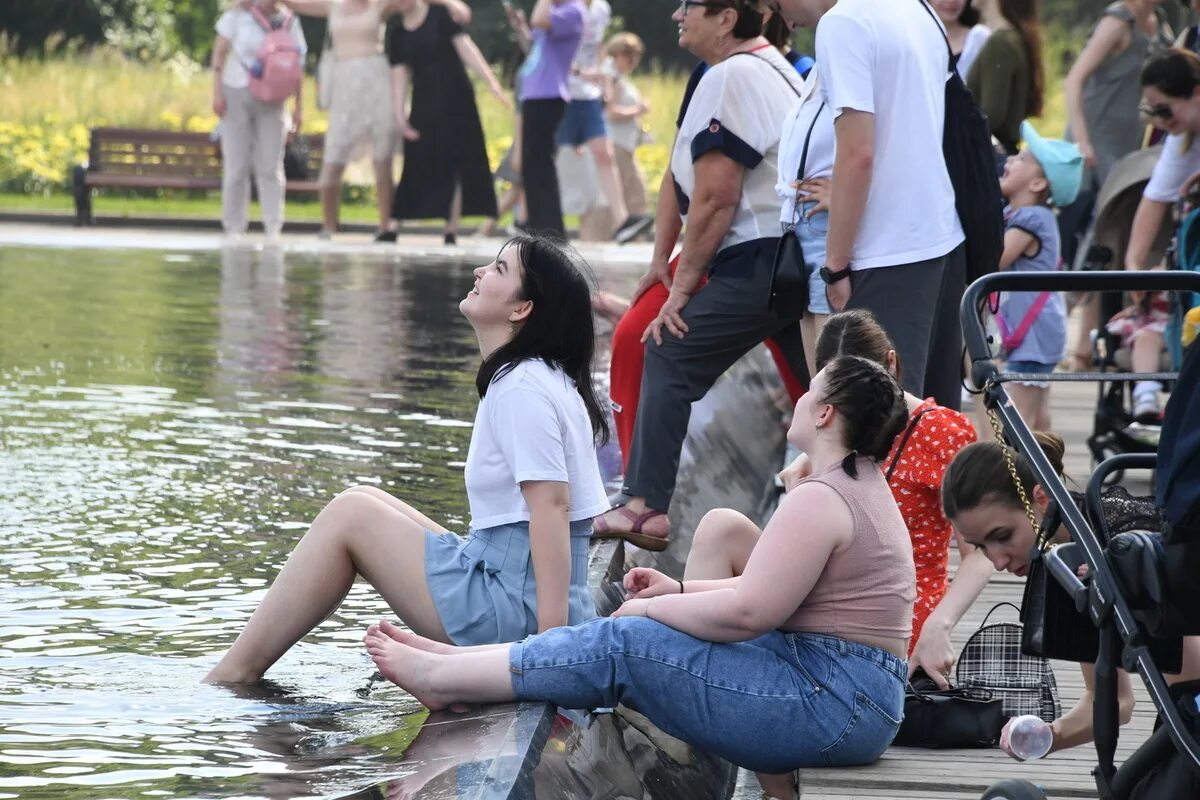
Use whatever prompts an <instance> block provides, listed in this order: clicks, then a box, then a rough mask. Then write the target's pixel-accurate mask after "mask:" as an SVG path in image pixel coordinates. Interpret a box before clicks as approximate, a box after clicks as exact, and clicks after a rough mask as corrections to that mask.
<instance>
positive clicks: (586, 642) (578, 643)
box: [509, 617, 908, 774]
mask: <svg viewBox="0 0 1200 800" xmlns="http://www.w3.org/2000/svg"><path fill="white" fill-rule="evenodd" d="M509 668H510V670H511V672H512V682H513V691H514V692H515V693H516V695H517V697H518V698H519V699H524V700H543V701H548V702H551V703H554V704H556V705H558V706H560V707H562V708H575V709H592V708H612V707H615V706H616V705H618V704H623V705H625V706H628V707H629V708H632V709H634V710H636V711H639V712H641V713H642V714H644V715H646V716H647V717H648V718H649V719H650V720H651V721H652V722H654V724H655V725H657V726H658V727H660V728H661V729H662V730H664V731H665V732H667V733H669V734H671V735H672V736H675V737H677V738H679V739H682V740H684V741H685V742H688V743H690V744H692V745H694V746H696V747H698V748H700V749H702V750H706V751H709V752H711V753H714V754H716V755H718V756H720V757H722V758H725V759H727V760H729V761H731V762H733V763H734V764H737V765H738V766H740V767H744V768H746V769H751V770H755V771H756V772H767V773H774V774H779V773H784V772H788V771H790V770H793V769H798V768H800V767H822V766H851V765H856V764H869V763H871V762H873V761H875V760H876V759H878V758H879V756H880V755H882V753H883V751H884V750H886V749H887V747H888V745H890V744H891V742H892V739H893V738H895V736H896V731H897V730H898V729H899V727H900V719H901V717H902V715H903V709H904V682H905V678H906V676H907V674H908V668H907V666H906V664H905V662H904V661H902V660H901V659H899V658H897V657H896V656H894V655H892V654H891V653H888V652H886V651H883V650H879V649H877V648H874V647H868V646H866V645H863V644H857V643H855V642H849V641H846V640H845V639H839V638H837V637H833V636H825V635H822V634H814V633H784V632H783V631H771V632H770V633H767V634H765V635H763V636H760V637H758V638H756V639H751V640H749V641H745V642H732V643H717V642H707V641H704V640H702V639H697V638H695V637H693V636H689V635H688V634H686V633H682V632H680V631H677V630H675V629H674V628H671V627H668V626H666V625H663V624H661V623H659V622H655V621H654V620H652V619H647V618H645V617H621V618H618V619H613V618H608V617H606V618H601V619H595V620H592V621H591V622H587V623H584V624H583V625H579V626H576V627H571V628H555V629H554V630H551V631H547V632H546V633H543V634H540V635H537V636H531V637H530V638H528V639H526V640H525V641H523V642H518V643H516V644H514V645H513V646H512V649H511V651H510V655H509Z"/></svg>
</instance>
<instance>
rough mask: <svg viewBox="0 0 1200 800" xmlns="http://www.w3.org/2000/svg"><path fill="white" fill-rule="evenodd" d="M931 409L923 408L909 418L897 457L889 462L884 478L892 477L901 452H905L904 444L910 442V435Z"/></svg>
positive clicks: (889, 478)
mask: <svg viewBox="0 0 1200 800" xmlns="http://www.w3.org/2000/svg"><path fill="white" fill-rule="evenodd" d="M929 410H930V409H928V408H923V409H921V410H920V411H918V412H917V413H916V414H914V415H913V418H912V419H911V420H909V423H908V427H907V428H905V429H904V436H903V438H901V439H900V446H899V447H897V448H896V457H895V458H893V459H892V463H890V464H888V468H887V474H885V475H884V476H883V477H884V480H888V481H890V480H891V479H892V473H893V472H895V471H896V465H897V464H899V463H900V454H901V453H903V452H904V446H905V445H906V444H908V437H910V436H912V433H913V431H915V430H916V429H917V423H918V422H920V421H921V417H923V416H925V412H926V411H929Z"/></svg>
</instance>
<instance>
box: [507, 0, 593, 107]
mask: <svg viewBox="0 0 1200 800" xmlns="http://www.w3.org/2000/svg"><path fill="white" fill-rule="evenodd" d="M583 19H584V7H583V2H582V0H569V2H566V3H558V4H556V5H554V6H552V7H551V8H550V29H549V30H543V29H541V28H534V29H533V47H532V48H531V49H530V51H529V56H528V57H527V58H526V59H525V63H524V64H522V65H521V100H547V99H555V100H559V99H561V100H568V99H570V94H569V93H568V92H567V76H569V75H570V74H571V62H572V61H574V59H575V51H576V50H578V49H579V43H580V41H581V40H582V39H583Z"/></svg>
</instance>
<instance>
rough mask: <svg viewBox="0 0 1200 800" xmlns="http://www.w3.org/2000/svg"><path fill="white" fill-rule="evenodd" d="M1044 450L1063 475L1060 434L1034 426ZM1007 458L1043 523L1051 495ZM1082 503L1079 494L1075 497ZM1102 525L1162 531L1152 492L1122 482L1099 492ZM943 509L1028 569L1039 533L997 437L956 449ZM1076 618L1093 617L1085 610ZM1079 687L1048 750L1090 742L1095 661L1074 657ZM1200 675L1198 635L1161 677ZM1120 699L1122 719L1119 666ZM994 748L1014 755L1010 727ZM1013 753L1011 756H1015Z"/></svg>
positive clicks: (1000, 556)
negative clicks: (1140, 493)
mask: <svg viewBox="0 0 1200 800" xmlns="http://www.w3.org/2000/svg"><path fill="white" fill-rule="evenodd" d="M1037 437H1038V443H1039V444H1040V445H1041V448H1042V452H1043V453H1045V454H1046V457H1047V458H1048V459H1050V463H1051V464H1052V465H1053V466H1054V468H1055V470H1056V471H1057V472H1058V473H1059V474H1060V475H1061V474H1062V472H1063V455H1064V445H1063V440H1062V439H1061V438H1060V437H1059V436H1057V435H1055V434H1053V433H1043V432H1038V434H1037ZM1011 455H1012V458H1013V464H1014V466H1015V468H1016V471H1017V476H1018V478H1019V480H1020V482H1021V486H1022V488H1023V489H1024V491H1025V496H1026V497H1028V498H1029V499H1030V500H1031V501H1032V504H1033V510H1034V517H1035V518H1036V519H1037V521H1038V524H1039V525H1040V524H1041V521H1042V515H1044V514H1045V513H1046V508H1047V507H1048V506H1049V504H1050V496H1049V495H1048V494H1047V493H1046V491H1045V490H1044V489H1043V488H1042V486H1041V485H1040V484H1038V482H1037V477H1036V476H1035V475H1034V472H1033V468H1032V467H1031V466H1030V465H1029V461H1028V460H1026V458H1025V457H1024V456H1023V455H1021V454H1020V453H1016V452H1012V453H1011ZM1076 502H1077V503H1080V504H1081V503H1082V496H1077V497H1076ZM1102 503H1103V506H1104V516H1105V522H1106V527H1107V529H1108V532H1109V533H1110V534H1117V533H1123V532H1125V531H1131V530H1151V531H1156V530H1160V529H1161V527H1162V520H1161V518H1160V516H1159V512H1158V509H1157V507H1156V506H1155V503H1154V500H1153V498H1144V497H1133V496H1131V495H1130V494H1129V492H1128V491H1126V490H1125V488H1124V487H1122V486H1117V487H1114V488H1112V489H1108V490H1107V491H1106V493H1105V495H1104V497H1103V499H1102ZM942 509H943V511H945V513H946V517H947V518H948V519H949V520H950V522H951V524H952V525H954V529H955V530H956V531H957V532H958V535H959V537H960V538H961V539H962V540H963V541H965V542H966V543H967V544H969V545H971V546H973V547H975V548H976V549H978V550H980V551H982V552H983V554H984V555H986V556H987V557H988V558H989V559H990V560H991V562H992V564H993V565H994V566H995V567H996V569H999V570H1005V571H1006V572H1011V573H1012V574H1013V575H1017V576H1024V575H1025V574H1026V572H1028V570H1029V554H1030V553H1031V552H1032V551H1033V547H1034V541H1035V539H1036V536H1037V533H1036V531H1034V529H1033V524H1032V523H1031V522H1030V520H1029V517H1028V516H1027V514H1026V512H1025V508H1024V506H1023V504H1022V502H1021V499H1020V497H1019V495H1018V494H1017V488H1016V485H1015V484H1014V483H1013V479H1012V476H1011V474H1010V473H1009V469H1008V460H1007V457H1006V456H1005V453H1004V447H1003V446H1002V445H1001V444H999V443H998V442H995V441H991V442H978V443H976V444H972V445H968V446H967V447H965V448H963V449H962V451H960V452H959V454H958V455H957V456H955V458H954V461H952V462H951V463H950V467H949V468H948V469H947V470H946V477H945V480H944V481H943V482H942ZM1069 540H1070V534H1069V533H1068V531H1067V529H1066V528H1065V527H1062V528H1060V529H1059V530H1058V533H1057V534H1056V535H1055V536H1054V539H1053V541H1054V542H1055V543H1058V542H1066V541H1069ZM1079 624H1080V625H1090V624H1091V623H1090V622H1089V621H1088V620H1087V619H1086V617H1084V616H1082V615H1081V616H1080V618H1079ZM1079 666H1080V669H1082V671H1083V681H1084V686H1085V689H1084V692H1083V694H1082V695H1081V696H1080V698H1079V702H1078V703H1077V704H1076V705H1075V707H1074V708H1072V709H1071V710H1070V711H1068V712H1067V713H1066V714H1063V715H1062V716H1061V717H1060V718H1058V719H1056V720H1055V721H1054V722H1053V723H1051V725H1050V729H1051V731H1052V732H1053V734H1054V741H1053V744H1052V745H1051V748H1050V751H1051V752H1054V751H1056V750H1063V749H1066V748H1068V747H1075V746H1076V745H1080V744H1084V743H1086V742H1090V741H1092V736H1093V733H1092V701H1093V698H1094V686H1095V668H1094V666H1093V665H1092V664H1080V665H1079ZM1197 677H1200V637H1194V636H1192V637H1185V638H1184V640H1183V670H1182V671H1181V672H1180V674H1179V675H1169V676H1167V681H1168V683H1177V682H1180V681H1184V680H1193V679H1195V678H1197ZM1117 688H1118V698H1119V700H1118V702H1119V706H1120V720H1121V724H1125V723H1126V722H1128V721H1129V720H1130V717H1131V716H1132V714H1133V689H1132V688H1131V687H1130V684H1129V676H1128V675H1127V674H1126V673H1125V672H1119V673H1118V675H1117ZM1000 747H1001V748H1002V749H1003V750H1004V751H1005V752H1006V753H1008V754H1009V755H1013V752H1012V750H1011V749H1009V746H1008V728H1007V727H1005V729H1004V731H1003V733H1002V734H1001V737H1000ZM1013 757H1014V758H1015V757H1016V756H1013Z"/></svg>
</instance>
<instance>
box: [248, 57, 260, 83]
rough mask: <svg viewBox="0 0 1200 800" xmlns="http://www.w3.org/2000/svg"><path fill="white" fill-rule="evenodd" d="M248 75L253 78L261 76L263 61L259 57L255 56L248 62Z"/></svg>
mask: <svg viewBox="0 0 1200 800" xmlns="http://www.w3.org/2000/svg"><path fill="white" fill-rule="evenodd" d="M250 75H251V76H252V77H253V78H254V79H255V80H258V79H259V78H261V77H262V76H263V62H262V59H261V58H256V59H254V60H253V61H251V62H250Z"/></svg>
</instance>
